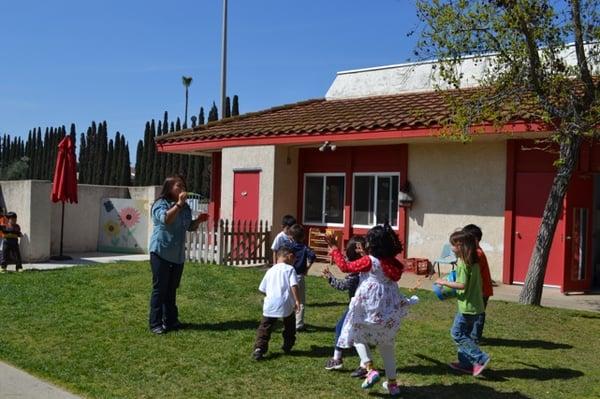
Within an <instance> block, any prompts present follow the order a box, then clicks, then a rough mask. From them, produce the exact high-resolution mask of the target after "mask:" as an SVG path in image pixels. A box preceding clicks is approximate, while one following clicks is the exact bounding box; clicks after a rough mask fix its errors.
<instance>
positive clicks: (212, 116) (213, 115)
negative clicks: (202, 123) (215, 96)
mask: <svg viewBox="0 0 600 399" xmlns="http://www.w3.org/2000/svg"><path fill="white" fill-rule="evenodd" d="M218 120H219V110H218V109H217V104H215V102H214V101H213V103H212V107H211V108H210V111H209V112H208V122H209V123H210V122H213V121H218Z"/></svg>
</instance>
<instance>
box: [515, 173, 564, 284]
mask: <svg viewBox="0 0 600 399" xmlns="http://www.w3.org/2000/svg"><path fill="white" fill-rule="evenodd" d="M553 178H554V173H517V177H516V182H515V183H516V184H515V195H516V201H515V224H514V234H515V241H514V243H515V244H514V257H513V259H514V265H513V267H514V274H513V276H514V277H513V282H515V283H523V282H524V281H525V276H526V275H527V269H528V267H529V260H530V258H531V254H532V252H533V247H534V245H535V239H536V237H537V233H538V230H539V228H540V224H541V221H542V213H543V212H544V206H545V205H546V200H547V199H548V193H549V192H550V187H551V186H552V180H553ZM560 212H561V216H560V219H559V221H558V223H557V225H556V231H555V233H554V238H553V240H552V246H551V248H550V255H549V256H548V266H547V268H546V277H545V279H544V284H547V285H553V286H561V287H562V285H563V276H564V264H565V235H564V232H565V218H564V212H563V210H562V209H561V211H560Z"/></svg>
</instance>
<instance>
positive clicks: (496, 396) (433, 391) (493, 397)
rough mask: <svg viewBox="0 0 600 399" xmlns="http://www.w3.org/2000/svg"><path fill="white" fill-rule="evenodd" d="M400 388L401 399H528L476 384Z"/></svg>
mask: <svg viewBox="0 0 600 399" xmlns="http://www.w3.org/2000/svg"><path fill="white" fill-rule="evenodd" d="M400 388H401V389H400V396H401V397H402V398H417V399H418V398H445V399H452V398H457V399H459V398H460V399H464V398H486V399H530V397H529V396H526V395H523V394H522V393H520V392H500V391H497V390H495V389H494V388H492V387H489V386H485V385H479V384H476V383H470V384H452V385H443V384H432V385H422V386H406V387H405V386H403V387H400ZM375 389H376V388H375ZM369 396H374V397H379V398H389V395H388V394H385V393H382V392H377V391H371V392H369Z"/></svg>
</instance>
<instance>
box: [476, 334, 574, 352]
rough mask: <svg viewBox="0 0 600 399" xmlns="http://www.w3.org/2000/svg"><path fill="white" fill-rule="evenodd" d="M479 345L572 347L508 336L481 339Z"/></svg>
mask: <svg viewBox="0 0 600 399" xmlns="http://www.w3.org/2000/svg"><path fill="white" fill-rule="evenodd" d="M481 345H484V346H508V347H517V348H536V349H549V350H552V349H572V348H573V345H569V344H561V343H559V342H551V341H542V340H539V339H508V338H487V337H483V338H482V339H481Z"/></svg>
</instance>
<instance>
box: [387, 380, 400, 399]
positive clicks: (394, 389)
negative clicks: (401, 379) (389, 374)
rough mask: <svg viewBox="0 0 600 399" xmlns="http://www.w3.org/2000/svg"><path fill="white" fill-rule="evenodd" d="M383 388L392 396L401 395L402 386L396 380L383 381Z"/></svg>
mask: <svg viewBox="0 0 600 399" xmlns="http://www.w3.org/2000/svg"><path fill="white" fill-rule="evenodd" d="M383 389H385V390H386V391H388V392H389V394H390V395H391V396H394V397H396V396H398V395H400V387H399V386H398V384H397V383H395V382H392V383H390V382H389V381H385V382H384V383H383Z"/></svg>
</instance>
